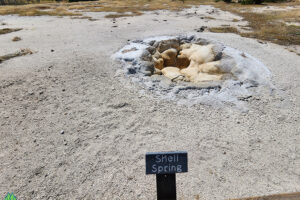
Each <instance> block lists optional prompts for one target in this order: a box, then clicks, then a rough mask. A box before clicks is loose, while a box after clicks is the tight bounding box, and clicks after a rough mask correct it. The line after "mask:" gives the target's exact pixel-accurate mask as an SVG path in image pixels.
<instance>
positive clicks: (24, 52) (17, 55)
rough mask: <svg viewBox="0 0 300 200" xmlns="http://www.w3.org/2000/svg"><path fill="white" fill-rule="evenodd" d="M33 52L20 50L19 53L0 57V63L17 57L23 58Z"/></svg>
mask: <svg viewBox="0 0 300 200" xmlns="http://www.w3.org/2000/svg"><path fill="white" fill-rule="evenodd" d="M32 53H33V52H32V51H31V50H30V49H21V50H20V51H17V52H15V53H10V54H7V55H4V56H0V63H2V62H3V61H6V60H9V59H12V58H15V57H19V56H25V55H27V54H32Z"/></svg>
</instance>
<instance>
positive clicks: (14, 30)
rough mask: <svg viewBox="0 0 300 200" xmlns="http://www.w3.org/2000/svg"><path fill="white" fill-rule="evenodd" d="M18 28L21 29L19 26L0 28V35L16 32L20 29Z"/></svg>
mask: <svg viewBox="0 0 300 200" xmlns="http://www.w3.org/2000/svg"><path fill="white" fill-rule="evenodd" d="M20 30H22V29H21V28H3V29H0V35H2V34H7V33H12V32H16V31H20Z"/></svg>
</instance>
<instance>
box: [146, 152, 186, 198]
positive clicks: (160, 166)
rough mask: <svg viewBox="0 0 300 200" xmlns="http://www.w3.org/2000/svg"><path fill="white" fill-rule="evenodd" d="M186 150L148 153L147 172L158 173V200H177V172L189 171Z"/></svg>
mask: <svg viewBox="0 0 300 200" xmlns="http://www.w3.org/2000/svg"><path fill="white" fill-rule="evenodd" d="M187 163H188V156H187V152H186V151H174V152H153V153H146V174H156V188H157V200H176V173H184V172H187V171H188V164H187Z"/></svg>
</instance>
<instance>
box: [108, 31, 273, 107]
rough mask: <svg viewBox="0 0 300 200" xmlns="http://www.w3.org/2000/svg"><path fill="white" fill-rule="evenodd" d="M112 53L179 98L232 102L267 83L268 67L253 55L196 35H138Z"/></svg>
mask: <svg viewBox="0 0 300 200" xmlns="http://www.w3.org/2000/svg"><path fill="white" fill-rule="evenodd" d="M114 58H116V59H118V60H120V61H121V62H122V63H123V65H122V66H123V69H124V70H123V71H124V72H125V74H126V76H127V77H131V78H132V80H133V82H138V83H141V85H142V86H143V87H144V88H145V89H148V91H152V92H154V93H155V94H157V95H160V96H161V97H163V98H165V99H171V100H176V101H177V102H182V103H186V102H189V103H207V102H210V103H211V102H231V103H236V102H238V101H239V99H245V98H248V97H250V96H252V95H253V92H254V90H253V89H252V88H255V87H260V86H266V85H269V81H270V78H271V73H270V71H269V70H268V69H267V67H266V66H265V65H264V64H263V63H261V62H260V61H258V60H257V59H256V58H254V57H252V56H251V55H249V54H247V53H245V52H242V51H239V50H237V49H234V48H231V47H228V46H225V45H223V44H222V43H220V42H216V41H214V40H211V39H206V38H205V39H204V38H198V37H196V36H178V37H169V36H162V37H154V38H147V39H144V40H136V41H133V42H131V43H129V44H128V45H126V46H125V47H123V48H122V49H121V50H120V51H118V52H117V53H116V54H115V55H114Z"/></svg>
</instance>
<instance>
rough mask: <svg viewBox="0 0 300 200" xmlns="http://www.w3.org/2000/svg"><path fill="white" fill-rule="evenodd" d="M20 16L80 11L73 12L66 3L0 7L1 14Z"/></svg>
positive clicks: (71, 14)
mask: <svg viewBox="0 0 300 200" xmlns="http://www.w3.org/2000/svg"><path fill="white" fill-rule="evenodd" d="M12 14H17V15H19V16H42V15H49V16H79V15H81V14H79V13H73V12H71V11H69V10H68V9H67V8H65V6H64V4H62V5H60V4H48V5H39V4H34V5H22V6H2V7H0V15H12Z"/></svg>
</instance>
